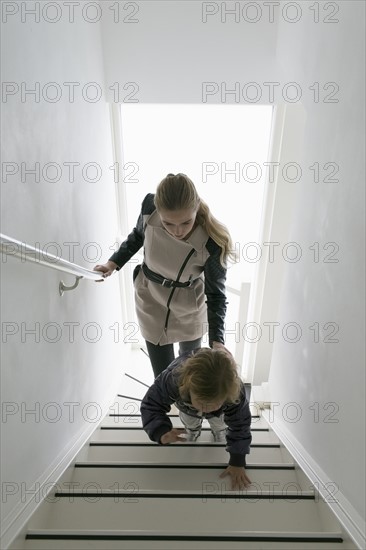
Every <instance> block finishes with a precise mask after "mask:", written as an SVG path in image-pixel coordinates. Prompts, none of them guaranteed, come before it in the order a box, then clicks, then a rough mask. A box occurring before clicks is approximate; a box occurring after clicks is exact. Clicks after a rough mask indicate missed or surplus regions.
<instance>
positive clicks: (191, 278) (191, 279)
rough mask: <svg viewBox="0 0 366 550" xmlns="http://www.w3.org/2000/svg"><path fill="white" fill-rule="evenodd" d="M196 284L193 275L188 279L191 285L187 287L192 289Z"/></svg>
mask: <svg viewBox="0 0 366 550" xmlns="http://www.w3.org/2000/svg"><path fill="white" fill-rule="evenodd" d="M194 282H195V279H193V276H192V275H191V276H190V278H189V279H188V283H189V284H188V285H187V287H188V288H190V287H191V286H192V285H193V283H194Z"/></svg>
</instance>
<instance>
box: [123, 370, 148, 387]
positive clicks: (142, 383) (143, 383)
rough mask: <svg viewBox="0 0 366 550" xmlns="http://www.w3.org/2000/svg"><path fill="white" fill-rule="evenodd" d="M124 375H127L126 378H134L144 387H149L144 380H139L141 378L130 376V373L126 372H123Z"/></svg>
mask: <svg viewBox="0 0 366 550" xmlns="http://www.w3.org/2000/svg"><path fill="white" fill-rule="evenodd" d="M125 376H127V377H128V378H131V380H134V381H135V382H138V383H139V384H141V385H142V386H145V388H150V386H149V385H148V384H145V382H141V380H139V379H138V378H135V377H134V376H131V374H127V372H125Z"/></svg>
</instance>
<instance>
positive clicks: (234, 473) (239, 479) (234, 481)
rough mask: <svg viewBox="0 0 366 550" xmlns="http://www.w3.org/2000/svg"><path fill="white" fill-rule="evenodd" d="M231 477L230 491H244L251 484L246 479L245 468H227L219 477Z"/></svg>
mask: <svg viewBox="0 0 366 550" xmlns="http://www.w3.org/2000/svg"><path fill="white" fill-rule="evenodd" d="M227 475H229V476H231V488H232V489H245V488H246V487H248V486H249V485H250V484H251V481H250V479H249V478H248V477H247V474H246V472H245V468H243V467H242V466H228V467H227V468H226V470H225V471H224V472H222V474H220V477H225V476H227Z"/></svg>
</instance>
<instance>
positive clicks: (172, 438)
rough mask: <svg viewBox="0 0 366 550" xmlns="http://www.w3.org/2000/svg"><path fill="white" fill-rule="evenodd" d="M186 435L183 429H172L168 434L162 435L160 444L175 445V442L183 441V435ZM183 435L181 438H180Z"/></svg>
mask: <svg viewBox="0 0 366 550" xmlns="http://www.w3.org/2000/svg"><path fill="white" fill-rule="evenodd" d="M185 433H187V432H186V431H185V429H184V428H173V429H172V430H170V432H167V433H166V434H164V435H162V436H161V438H160V443H162V444H163V445H165V444H166V443H175V442H176V441H185V440H186V438H185V437H184V434H185ZM182 435H183V437H182Z"/></svg>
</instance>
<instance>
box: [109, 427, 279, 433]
mask: <svg viewBox="0 0 366 550" xmlns="http://www.w3.org/2000/svg"><path fill="white" fill-rule="evenodd" d="M100 429H101V430H143V429H144V428H143V427H142V426H101V427H100ZM201 431H202V432H210V431H211V428H202V429H201ZM250 431H251V432H269V428H250Z"/></svg>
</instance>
